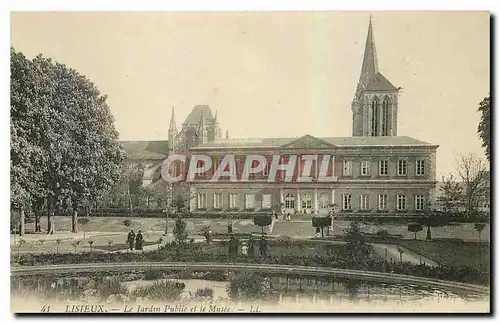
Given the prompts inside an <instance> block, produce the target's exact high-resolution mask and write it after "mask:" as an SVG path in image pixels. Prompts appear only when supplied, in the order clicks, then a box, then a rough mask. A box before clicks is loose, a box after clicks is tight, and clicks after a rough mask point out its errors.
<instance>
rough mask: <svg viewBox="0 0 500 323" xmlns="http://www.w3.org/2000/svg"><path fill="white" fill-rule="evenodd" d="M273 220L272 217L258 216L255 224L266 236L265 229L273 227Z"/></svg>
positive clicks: (255, 218) (254, 221)
mask: <svg viewBox="0 0 500 323" xmlns="http://www.w3.org/2000/svg"><path fill="white" fill-rule="evenodd" d="M272 221H273V219H272V217H271V216H270V215H256V216H255V217H254V218H253V223H254V224H255V225H257V226H259V227H260V228H261V229H262V234H264V227H266V226H268V225H271V223H272Z"/></svg>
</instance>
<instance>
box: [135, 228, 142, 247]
mask: <svg viewBox="0 0 500 323" xmlns="http://www.w3.org/2000/svg"><path fill="white" fill-rule="evenodd" d="M143 242H144V238H143V237H142V233H141V230H139V232H137V235H136V236H135V250H142V243H143Z"/></svg>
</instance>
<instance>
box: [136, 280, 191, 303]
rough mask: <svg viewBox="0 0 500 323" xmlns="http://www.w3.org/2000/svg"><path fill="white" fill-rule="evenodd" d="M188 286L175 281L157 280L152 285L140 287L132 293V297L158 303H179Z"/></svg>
mask: <svg viewBox="0 0 500 323" xmlns="http://www.w3.org/2000/svg"><path fill="white" fill-rule="evenodd" d="M185 288H186V284H184V283H183V282H180V281H175V280H155V281H154V282H153V283H152V284H151V285H147V286H140V287H137V288H136V289H134V290H133V291H132V297H134V298H137V297H142V298H148V299H154V300H158V301H165V302H169V301H178V300H179V299H180V298H181V295H182V293H183V292H184V289H185Z"/></svg>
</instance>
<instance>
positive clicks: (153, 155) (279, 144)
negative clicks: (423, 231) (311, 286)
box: [124, 20, 438, 214]
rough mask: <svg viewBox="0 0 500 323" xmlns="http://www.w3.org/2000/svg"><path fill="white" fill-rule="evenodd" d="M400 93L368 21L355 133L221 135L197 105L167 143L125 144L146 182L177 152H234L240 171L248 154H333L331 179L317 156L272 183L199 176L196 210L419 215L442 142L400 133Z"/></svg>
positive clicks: (216, 155)
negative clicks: (305, 175) (306, 176)
mask: <svg viewBox="0 0 500 323" xmlns="http://www.w3.org/2000/svg"><path fill="white" fill-rule="evenodd" d="M398 92H399V88H397V87H395V86H394V85H393V84H392V83H391V82H390V81H389V80H387V78H385V77H384V76H383V75H382V74H381V73H380V72H379V70H378V62H377V54H376V50H375V42H374V39H373V29H372V22H371V20H370V23H369V27H368V35H367V39H366V46H365V53H364V58H363V63H362V67H361V75H360V78H359V82H358V85H357V89H356V92H355V94H354V99H353V101H352V105H351V107H352V114H353V117H352V121H353V122H352V124H353V128H352V136H351V137H328V138H316V137H313V136H310V135H307V134H306V135H303V136H300V137H296V138H248V139H229V138H228V136H227V135H226V136H225V138H222V136H221V130H220V126H219V124H218V122H217V115H215V117H214V116H213V115H212V111H211V109H210V107H208V106H196V107H195V108H194V109H193V110H192V112H191V113H190V115H189V116H188V117H187V119H186V121H185V122H184V123H183V125H182V128H181V130H180V131H177V127H176V124H175V118H174V113H173V111H172V118H171V122H170V129H169V140H168V141H164V142H142V143H138V142H126V143H124V145H125V148H126V150H127V151H128V152H129V154H130V158H131V159H134V160H137V161H138V160H142V162H148V171H147V172H146V173H145V178H144V185H148V184H150V183H153V182H155V181H161V178H160V169H161V162H162V161H163V160H164V159H165V158H166V157H167V156H168V154H171V153H173V152H174V151H178V150H183V151H189V152H190V153H191V154H204V155H208V156H211V157H212V160H213V161H214V163H215V164H217V163H220V160H221V159H222V157H223V156H224V155H227V154H234V155H235V156H237V157H236V165H237V169H238V171H240V170H241V168H242V167H243V159H242V158H239V157H243V156H245V155H249V154H257V155H264V156H272V155H276V154H278V155H281V156H284V158H285V159H286V156H290V155H298V156H299V159H300V156H303V155H322V156H324V155H328V156H331V161H332V163H331V165H330V166H329V167H328V170H327V173H328V176H329V178H330V179H331V180H330V181H328V182H322V181H320V180H319V179H318V175H319V174H318V173H319V172H318V170H319V169H320V164H319V161H316V162H314V163H313V165H312V174H313V179H312V181H309V182H300V181H297V180H295V179H296V178H295V177H294V180H292V181H291V182H286V181H284V180H283V177H280V176H282V173H281V175H280V174H278V179H277V180H276V181H273V182H268V181H266V176H268V175H269V168H265V169H264V170H263V171H262V173H261V174H260V175H259V174H257V175H255V176H252V177H251V179H250V180H249V181H245V182H231V181H223V180H222V181H217V182H211V181H209V180H208V178H209V176H211V174H204V175H200V176H197V177H196V180H195V181H194V182H192V183H190V184H189V191H190V194H189V195H188V199H189V208H190V211H191V212H209V213H213V212H228V211H249V212H259V213H262V212H271V210H274V209H278V208H281V209H282V210H283V211H284V212H285V213H290V214H306V213H313V214H326V213H328V212H330V211H331V209H332V208H334V209H335V211H336V212H343V213H397V212H401V213H415V212H418V211H421V210H423V209H424V208H425V207H427V206H428V202H430V201H431V200H432V196H433V193H434V189H435V185H436V168H435V165H436V150H437V148H438V146H437V145H433V144H430V143H427V142H423V141H420V140H417V139H414V138H412V137H408V136H398V135H397V116H398ZM316 164H317V165H316ZM212 174H213V173H212ZM295 175H297V174H295ZM295 175H294V176H295ZM333 205H335V207H333Z"/></svg>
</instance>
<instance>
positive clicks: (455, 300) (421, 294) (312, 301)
mask: <svg viewBox="0 0 500 323" xmlns="http://www.w3.org/2000/svg"><path fill="white" fill-rule="evenodd" d="M44 279H48V283H49V285H51V286H54V284H59V283H60V282H61V281H62V279H61V278H56V277H54V278H48V277H46V278H44ZM65 279H66V281H67V280H68V279H69V280H85V279H87V280H88V279H89V278H88V277H86V278H83V277H66V278H65ZM168 279H172V278H168ZM175 280H176V281H181V282H183V283H184V284H185V285H186V286H185V289H184V292H183V295H182V296H184V297H186V298H187V299H189V298H190V297H191V296H194V295H195V293H196V291H197V290H198V289H203V288H210V289H212V291H213V299H219V300H228V299H229V296H228V294H227V292H226V289H227V287H228V286H229V282H228V281H214V280H205V279H175ZM270 280H271V282H272V286H273V289H274V290H275V291H277V292H278V294H279V301H278V303H276V302H275V303H274V304H271V305H269V306H268V308H267V311H277V310H286V311H307V310H311V309H318V308H323V310H324V311H342V312H343V311H350V310H349V309H351V310H352V311H355V312H356V311H359V310H360V309H361V310H365V311H384V309H385V310H386V311H391V312H392V311H394V310H395V309H394V306H396V307H397V309H396V310H398V311H403V312H404V311H428V310H434V311H438V312H441V311H445V312H446V311H452V312H457V311H465V309H468V308H471V306H472V307H477V306H480V308H481V310H480V311H481V312H484V311H488V309H489V297H488V295H479V294H470V293H469V294H459V293H456V292H452V291H449V290H445V289H441V288H431V287H425V286H416V285H411V284H382V283H372V282H365V281H357V280H343V281H335V282H333V283H330V282H316V281H314V280H304V279H302V280H293V279H290V280H288V281H287V280H286V279H285V278H278V277H276V278H270ZM153 282H154V280H144V279H135V280H131V281H124V282H122V283H121V284H122V286H125V287H126V288H127V289H128V291H129V293H131V292H132V291H133V290H134V289H135V288H137V287H141V286H146V285H149V284H153ZM37 284H39V283H38V282H37V278H28V277H26V278H24V277H23V278H21V284H20V285H19V286H21V285H24V286H26V287H27V286H32V289H33V287H34V286H37ZM70 286H71V284H69V285H68V288H69V289H71V288H72V287H70ZM13 287H14V289H16V287H17V286H16V284H13ZM280 306H281V307H282V309H280ZM283 306H287V307H285V308H283ZM261 309H262V310H264V306H261ZM318 310H319V309H318Z"/></svg>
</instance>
